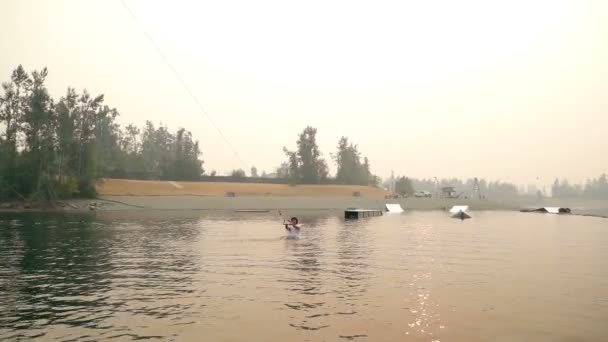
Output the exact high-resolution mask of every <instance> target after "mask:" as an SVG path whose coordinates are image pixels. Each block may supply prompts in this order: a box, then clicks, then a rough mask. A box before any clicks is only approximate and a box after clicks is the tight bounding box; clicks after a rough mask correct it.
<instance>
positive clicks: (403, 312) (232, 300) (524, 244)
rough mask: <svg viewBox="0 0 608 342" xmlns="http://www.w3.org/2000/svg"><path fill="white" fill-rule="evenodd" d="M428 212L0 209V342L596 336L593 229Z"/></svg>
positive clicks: (606, 254) (599, 256) (558, 220)
mask: <svg viewBox="0 0 608 342" xmlns="http://www.w3.org/2000/svg"><path fill="white" fill-rule="evenodd" d="M289 214H291V213H289ZM443 214H444V213H439V212H420V213H411V214H403V215H396V216H392V215H391V216H384V217H378V218H373V219H369V220H360V221H348V222H345V221H344V220H343V219H342V218H341V216H338V215H334V214H331V213H327V212H324V213H298V214H297V216H298V217H300V218H301V221H302V222H303V223H304V224H305V228H304V229H303V231H302V238H301V240H286V239H285V232H284V229H283V227H282V226H281V218H280V216H278V214H276V213H256V214H251V213H238V214H233V213H230V212H222V211H220V212H149V213H141V212H136V213H133V212H130V213H129V212H120V213H98V214H96V215H84V216H79V215H56V214H36V215H32V214H27V215H18V214H10V215H7V214H2V215H0V292H1V293H2V295H1V296H0V340H10V341H13V340H32V339H33V340H58V341H75V340H84V341H86V340H106V339H110V338H116V339H118V340H134V339H159V340H175V341H199V340H201V339H203V338H204V339H205V340H209V341H240V340H248V341H286V340H288V341H307V340H308V341H311V340H327V341H336V340H365V339H367V340H370V341H372V340H373V341H398V340H414V341H438V340H449V341H471V340H492V339H494V338H495V336H496V331H499V332H500V335H501V336H506V339H508V340H525V339H540V340H559V339H560V338H562V337H564V336H566V337H567V338H570V337H572V338H571V339H572V340H585V341H594V340H602V339H601V337H604V336H606V329H605V323H604V322H605V318H606V317H608V296H607V293H608V267H606V264H605V260H608V249H607V248H606V246H608V234H606V233H607V231H606V229H605V221H597V219H593V218H582V217H547V216H543V215H528V216H521V215H518V213H488V214H484V213H478V214H476V215H475V219H474V220H467V221H465V222H464V223H463V222H456V221H454V220H449V219H446V218H445V215H443ZM286 216H287V215H286ZM505 222H508V224H506V223H505ZM573 227H576V229H574V228H573ZM533 337H534V338H533ZM598 337H600V338H598Z"/></svg>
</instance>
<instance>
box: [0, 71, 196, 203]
mask: <svg viewBox="0 0 608 342" xmlns="http://www.w3.org/2000/svg"><path fill="white" fill-rule="evenodd" d="M47 75H48V72H47V70H46V68H45V69H42V70H41V71H34V72H32V73H31V74H28V73H27V72H25V70H24V69H23V67H22V66H19V67H17V68H16V69H15V70H14V71H13V73H12V74H11V78H10V81H8V82H5V83H3V84H2V90H3V91H2V93H1V94H0V161H2V162H1V163H0V200H3V199H13V198H21V199H55V198H68V197H73V196H80V197H94V196H96V184H97V183H98V182H99V180H100V179H101V178H103V177H128V178H138V179H147V178H150V179H171V180H173V179H174V180H196V179H199V178H200V176H201V175H202V174H203V172H204V170H203V168H202V161H201V160H200V159H199V157H200V155H201V151H200V147H199V144H198V142H197V141H194V139H193V138H192V134H191V133H190V132H188V131H186V130H184V129H180V130H178V131H177V133H175V134H173V133H171V132H169V131H168V129H167V128H166V127H159V128H158V129H157V128H155V127H154V125H153V124H152V123H151V122H147V123H146V127H145V128H144V130H143V131H142V130H140V129H139V128H137V127H135V126H133V125H129V126H127V127H126V128H125V129H124V130H122V129H121V128H120V126H119V125H118V124H117V123H116V122H115V120H116V118H117V116H118V115H119V113H118V111H117V110H116V109H114V108H110V107H108V106H107V105H105V104H104V96H103V95H99V96H91V95H90V94H89V93H88V92H87V91H86V90H85V91H83V92H82V94H78V93H77V92H76V91H75V90H74V89H73V88H68V90H67V92H66V94H65V96H63V97H61V98H60V99H59V101H57V102H55V101H53V99H52V98H51V97H50V95H49V93H48V90H47V88H46V86H45V82H46V77H47Z"/></svg>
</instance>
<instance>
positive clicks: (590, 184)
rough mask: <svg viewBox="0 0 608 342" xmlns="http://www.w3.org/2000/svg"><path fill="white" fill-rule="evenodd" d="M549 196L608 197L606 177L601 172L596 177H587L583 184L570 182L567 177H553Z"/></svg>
mask: <svg viewBox="0 0 608 342" xmlns="http://www.w3.org/2000/svg"><path fill="white" fill-rule="evenodd" d="M551 196H552V197H556V198H568V197H581V198H587V199H608V177H607V176H606V174H605V173H604V174H601V175H600V176H599V177H598V178H592V179H588V180H587V182H585V184H584V185H581V184H570V182H568V180H567V179H564V180H562V181H561V182H560V180H559V179H555V181H554V182H553V186H552V187H551Z"/></svg>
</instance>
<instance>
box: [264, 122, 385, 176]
mask: <svg viewBox="0 0 608 342" xmlns="http://www.w3.org/2000/svg"><path fill="white" fill-rule="evenodd" d="M283 152H284V153H285V155H286V157H287V160H286V161H285V162H283V163H282V164H281V166H280V167H278V168H277V170H276V174H277V177H279V178H284V179H286V180H288V181H289V182H290V183H292V184H323V183H327V182H328V180H330V176H329V168H328V166H327V162H326V161H325V159H324V158H323V154H322V153H321V151H320V149H319V146H318V144H317V129H316V128H314V127H311V126H308V127H306V128H304V130H303V131H302V132H301V133H300V134H299V137H298V140H297V141H296V149H295V150H293V151H292V150H289V149H287V148H286V147H283ZM330 156H331V158H332V159H333V160H334V162H335V163H336V169H337V171H336V175H335V177H334V178H332V179H331V183H334V184H349V185H373V186H376V185H378V184H379V182H380V179H379V177H377V176H375V175H374V174H372V172H371V170H370V163H369V159H368V158H367V157H362V156H361V152H359V150H358V147H357V145H356V144H354V143H352V142H350V141H349V140H348V138H347V137H341V138H340V140H339V141H338V146H337V149H336V153H335V154H330Z"/></svg>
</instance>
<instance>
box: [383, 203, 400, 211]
mask: <svg viewBox="0 0 608 342" xmlns="http://www.w3.org/2000/svg"><path fill="white" fill-rule="evenodd" d="M384 208H385V209H386V211H387V212H389V213H402V212H403V208H401V205H400V204H396V203H395V204H393V203H386V204H385V205H384Z"/></svg>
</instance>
